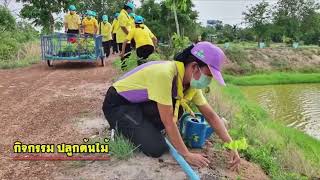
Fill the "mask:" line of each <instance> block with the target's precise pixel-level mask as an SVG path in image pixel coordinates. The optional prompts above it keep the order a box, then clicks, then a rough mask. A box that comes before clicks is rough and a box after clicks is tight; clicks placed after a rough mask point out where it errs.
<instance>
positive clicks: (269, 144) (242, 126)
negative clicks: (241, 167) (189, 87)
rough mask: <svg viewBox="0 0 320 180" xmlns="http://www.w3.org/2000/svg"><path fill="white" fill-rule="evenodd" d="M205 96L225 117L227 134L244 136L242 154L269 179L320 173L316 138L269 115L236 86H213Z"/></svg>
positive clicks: (319, 174)
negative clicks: (257, 165)
mask: <svg viewBox="0 0 320 180" xmlns="http://www.w3.org/2000/svg"><path fill="white" fill-rule="evenodd" d="M209 99H210V100H209V102H210V103H211V104H212V105H213V107H214V109H215V110H216V111H217V113H218V114H219V115H221V116H223V117H226V118H227V119H228V120H229V122H230V128H231V129H230V133H231V136H232V137H233V138H235V139H239V138H241V137H245V138H247V140H248V142H249V148H248V149H247V150H245V151H242V152H241V153H242V155H243V156H244V157H245V158H247V159H248V160H250V161H252V162H255V163H257V164H259V165H260V166H261V167H262V169H263V170H264V171H265V172H266V173H267V174H268V175H269V176H270V177H271V178H272V179H303V178H306V177H309V178H310V177H320V163H319V162H320V142H319V141H318V140H316V139H314V138H312V137H310V136H308V135H306V134H304V133H302V132H300V131H298V130H296V129H293V128H289V127H286V126H285V125H284V124H281V123H280V122H278V121H276V120H273V119H271V118H270V117H269V115H268V114H267V113H266V112H265V111H264V110H263V109H262V108H261V107H260V106H258V105H257V104H254V103H252V102H249V101H248V100H246V99H245V97H244V96H243V95H242V93H241V91H240V89H239V88H238V87H236V86H233V85H229V86H227V87H224V88H214V93H212V94H210V95H209Z"/></svg>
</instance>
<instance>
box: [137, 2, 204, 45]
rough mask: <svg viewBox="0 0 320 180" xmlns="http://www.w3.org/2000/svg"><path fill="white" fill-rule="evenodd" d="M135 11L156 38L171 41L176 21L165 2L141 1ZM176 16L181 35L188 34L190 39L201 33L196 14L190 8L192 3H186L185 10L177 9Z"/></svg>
mask: <svg viewBox="0 0 320 180" xmlns="http://www.w3.org/2000/svg"><path fill="white" fill-rule="evenodd" d="M136 13H137V14H139V15H141V16H143V17H144V18H145V24H146V25H147V26H148V27H149V28H150V29H151V30H152V31H153V32H154V33H155V35H156V36H157V37H158V39H160V40H161V41H167V40H169V41H171V36H172V35H173V34H174V32H176V24H175V22H176V21H175V17H174V16H172V10H171V8H170V7H169V6H168V5H167V4H166V3H165V2H160V3H157V2H155V0H146V1H143V3H142V5H141V7H140V8H138V9H137V11H136ZM177 17H178V19H179V24H180V25H179V26H180V27H181V32H182V35H185V36H188V37H189V38H190V39H196V37H197V36H199V35H200V34H201V30H200V25H199V24H198V23H197V22H196V19H197V17H198V14H197V12H196V11H193V10H192V4H190V5H188V6H187V9H185V10H179V9H178V10H177ZM179 36H180V35H179Z"/></svg>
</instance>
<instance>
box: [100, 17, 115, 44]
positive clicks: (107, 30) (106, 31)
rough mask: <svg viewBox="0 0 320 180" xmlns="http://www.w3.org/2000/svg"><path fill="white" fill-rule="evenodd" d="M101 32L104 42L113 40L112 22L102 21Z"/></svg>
mask: <svg viewBox="0 0 320 180" xmlns="http://www.w3.org/2000/svg"><path fill="white" fill-rule="evenodd" d="M100 30H101V32H100ZM99 34H101V35H102V36H103V39H102V41H103V42H105V41H110V40H112V36H111V24H110V23H108V22H107V23H104V22H101V23H100V25H99Z"/></svg>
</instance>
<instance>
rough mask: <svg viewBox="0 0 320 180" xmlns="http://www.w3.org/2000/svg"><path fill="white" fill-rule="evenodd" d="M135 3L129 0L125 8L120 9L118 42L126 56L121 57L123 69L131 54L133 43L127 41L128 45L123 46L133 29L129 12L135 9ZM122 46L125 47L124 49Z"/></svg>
mask: <svg viewBox="0 0 320 180" xmlns="http://www.w3.org/2000/svg"><path fill="white" fill-rule="evenodd" d="M133 9H134V4H133V3H132V2H127V3H126V4H125V5H124V7H123V9H122V10H121V11H120V14H119V17H118V21H119V26H120V28H119V30H118V31H117V43H118V45H119V49H120V51H123V52H124V56H122V58H121V69H124V68H125V67H126V64H125V60H126V58H128V57H129V56H130V52H131V45H130V43H127V44H126V46H123V43H124V41H125V40H126V38H127V36H128V34H129V32H130V30H131V21H130V16H129V14H130V13H131V12H132V11H133ZM122 47H124V48H123V49H122Z"/></svg>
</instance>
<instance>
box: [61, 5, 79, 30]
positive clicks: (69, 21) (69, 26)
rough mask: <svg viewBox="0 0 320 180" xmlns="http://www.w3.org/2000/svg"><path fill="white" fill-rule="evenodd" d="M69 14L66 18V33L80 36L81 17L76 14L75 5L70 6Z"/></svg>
mask: <svg viewBox="0 0 320 180" xmlns="http://www.w3.org/2000/svg"><path fill="white" fill-rule="evenodd" d="M68 9H69V13H68V14H66V15H65V16H64V31H65V32H66V33H72V34H79V29H80V24H81V21H80V16H79V15H78V14H77V13H76V10H77V9H76V7H75V6H74V5H70V6H69V8H68Z"/></svg>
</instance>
